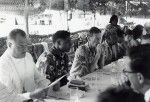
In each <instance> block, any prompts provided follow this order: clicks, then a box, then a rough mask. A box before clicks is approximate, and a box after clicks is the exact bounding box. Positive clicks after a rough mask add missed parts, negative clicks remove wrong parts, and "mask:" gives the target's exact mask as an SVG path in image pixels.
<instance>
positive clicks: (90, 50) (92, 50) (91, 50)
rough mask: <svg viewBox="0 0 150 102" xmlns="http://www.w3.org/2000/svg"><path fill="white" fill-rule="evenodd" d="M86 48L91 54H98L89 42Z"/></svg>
mask: <svg viewBox="0 0 150 102" xmlns="http://www.w3.org/2000/svg"><path fill="white" fill-rule="evenodd" d="M85 46H86V47H87V48H88V50H89V52H90V53H93V54H96V48H91V47H90V46H89V43H88V42H87V43H86V44H85Z"/></svg>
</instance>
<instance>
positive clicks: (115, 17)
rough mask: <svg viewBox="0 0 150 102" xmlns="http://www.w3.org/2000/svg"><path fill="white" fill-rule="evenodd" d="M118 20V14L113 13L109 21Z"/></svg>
mask: <svg viewBox="0 0 150 102" xmlns="http://www.w3.org/2000/svg"><path fill="white" fill-rule="evenodd" d="M114 20H117V21H118V16H117V15H112V16H111V18H110V21H109V23H112V21H114Z"/></svg>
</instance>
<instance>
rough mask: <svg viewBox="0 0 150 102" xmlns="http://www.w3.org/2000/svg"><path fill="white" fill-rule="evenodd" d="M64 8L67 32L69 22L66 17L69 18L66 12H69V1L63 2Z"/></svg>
mask: <svg viewBox="0 0 150 102" xmlns="http://www.w3.org/2000/svg"><path fill="white" fill-rule="evenodd" d="M64 7H65V8H64V9H65V11H66V14H67V19H66V20H67V31H69V21H68V17H69V16H68V14H69V13H68V11H69V8H70V7H69V1H68V0H65V1H64Z"/></svg>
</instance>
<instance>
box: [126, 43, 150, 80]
mask: <svg viewBox="0 0 150 102" xmlns="http://www.w3.org/2000/svg"><path fill="white" fill-rule="evenodd" d="M128 56H129V58H130V59H131V62H130V68H131V70H132V71H134V72H138V73H141V74H142V75H143V76H144V78H146V79H150V74H149V73H150V44H143V45H138V46H134V47H131V48H130V49H129V50H128Z"/></svg>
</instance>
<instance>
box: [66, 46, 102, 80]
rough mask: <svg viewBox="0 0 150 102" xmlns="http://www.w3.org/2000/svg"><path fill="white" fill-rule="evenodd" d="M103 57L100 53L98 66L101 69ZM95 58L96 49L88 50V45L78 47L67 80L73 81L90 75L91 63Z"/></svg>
mask: <svg viewBox="0 0 150 102" xmlns="http://www.w3.org/2000/svg"><path fill="white" fill-rule="evenodd" d="M103 55H104V54H102V53H101V57H100V60H99V62H98V66H99V67H100V68H101V66H100V65H101V62H103ZM95 56H96V49H95V50H94V49H92V50H91V49H90V48H89V47H88V44H85V45H82V46H80V47H79V48H78V49H77V50H76V53H75V58H74V61H73V64H72V67H71V70H70V77H69V79H74V78H76V77H82V76H85V75H87V74H89V73H91V69H90V66H91V64H92V63H93V61H94V59H95Z"/></svg>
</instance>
